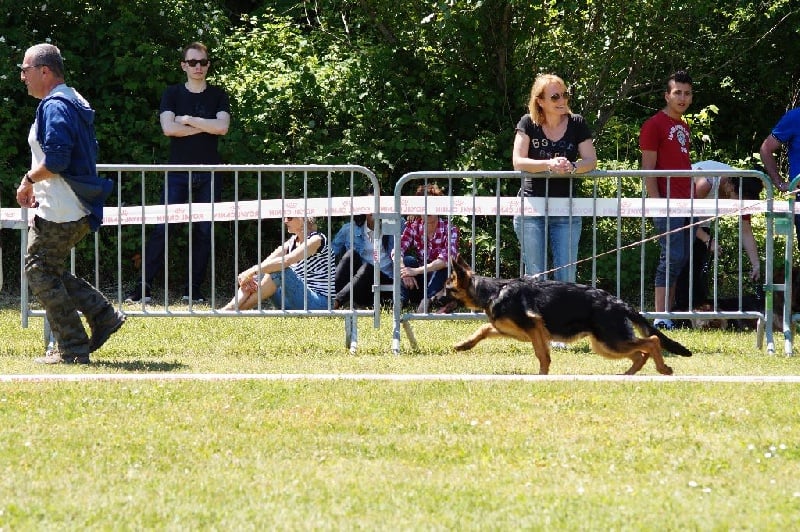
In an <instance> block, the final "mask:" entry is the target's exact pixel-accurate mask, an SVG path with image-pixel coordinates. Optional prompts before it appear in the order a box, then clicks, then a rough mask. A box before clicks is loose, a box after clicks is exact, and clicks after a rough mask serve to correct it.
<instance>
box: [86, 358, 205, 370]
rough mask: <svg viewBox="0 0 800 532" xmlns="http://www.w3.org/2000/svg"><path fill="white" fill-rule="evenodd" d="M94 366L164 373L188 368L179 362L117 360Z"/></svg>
mask: <svg viewBox="0 0 800 532" xmlns="http://www.w3.org/2000/svg"><path fill="white" fill-rule="evenodd" d="M93 365H94V366H104V367H107V368H113V369H117V370H120V371H148V372H157V373H164V372H169V371H179V370H182V369H186V368H188V367H189V366H187V365H186V364H181V363H180V362H148V361H146V360H119V361H115V362H96V363H95V364H93Z"/></svg>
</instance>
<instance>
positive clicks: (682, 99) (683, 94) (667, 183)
mask: <svg viewBox="0 0 800 532" xmlns="http://www.w3.org/2000/svg"><path fill="white" fill-rule="evenodd" d="M664 100H665V101H666V106H665V107H664V108H663V109H661V110H660V111H659V112H658V113H656V114H655V115H654V116H652V117H651V118H649V119H647V121H646V122H645V123H644V124H643V125H642V128H641V130H640V132H639V148H640V149H641V150H642V170H691V169H692V163H691V159H690V157H689V148H690V146H691V135H690V132H689V125H688V124H687V123H686V122H685V121H684V120H683V114H684V113H685V112H686V109H688V107H689V105H691V103H692V78H691V77H690V76H689V74H687V73H686V72H684V71H678V72H676V73H674V74H673V75H672V76H670V77H669V79H668V80H667V86H666V90H665V92H664ZM645 187H646V189H647V195H648V197H651V198H690V197H692V194H693V188H694V181H693V180H692V178H691V176H689V175H687V176H681V177H678V176H670V177H646V178H645ZM691 222H692V220H691V218H690V217H675V216H667V217H663V218H654V219H653V225H655V228H656V231H657V232H658V234H660V235H662V236H660V237H659V239H658V243H659V244H660V245H661V256H660V257H659V260H658V266H657V267H656V276H655V310H656V312H669V311H670V309H671V308H672V304H673V302H674V300H675V287H676V285H677V280H678V275H679V274H680V273H681V270H683V267H684V265H685V264H686V262H687V261H688V260H689V246H690V245H691V243H692V240H693V238H694V233H693V232H692V230H691V228H690V227H689V226H690V225H691ZM681 228H682V229H681ZM672 231H675V232H672ZM667 233H669V234H667ZM654 325H655V326H656V327H660V328H664V329H671V328H672V326H673V324H672V321H671V320H669V319H657V320H655V322H654Z"/></svg>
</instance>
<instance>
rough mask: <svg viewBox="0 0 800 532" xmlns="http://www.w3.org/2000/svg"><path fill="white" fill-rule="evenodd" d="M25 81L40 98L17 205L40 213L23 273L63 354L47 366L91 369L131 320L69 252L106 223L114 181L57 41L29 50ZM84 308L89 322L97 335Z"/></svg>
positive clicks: (30, 235) (49, 356)
mask: <svg viewBox="0 0 800 532" xmlns="http://www.w3.org/2000/svg"><path fill="white" fill-rule="evenodd" d="M20 71H21V72H20V78H21V79H22V81H23V82H24V83H25V85H26V86H27V88H28V94H30V95H31V96H33V97H34V98H37V99H39V100H41V102H40V103H39V106H38V107H37V109H36V119H35V121H34V123H33V125H32V126H31V129H30V133H29V134H28V144H30V147H31V169H30V170H29V171H27V172H25V175H24V176H23V178H22V182H21V183H20V184H19V187H18V188H17V202H18V203H19V204H20V206H22V207H29V208H35V209H36V214H35V217H34V219H33V225H32V226H31V227H30V229H29V231H28V248H27V252H26V255H25V274H26V276H27V279H28V284H29V286H30V288H31V291H32V292H33V293H34V295H35V296H36V297H37V298H38V299H39V301H40V302H41V304H42V306H43V307H44V309H45V313H46V315H47V320H48V321H49V323H50V327H51V329H52V332H53V335H54V336H55V339H56V341H57V343H58V350H56V351H53V352H51V353H48V354H46V355H45V356H44V357H41V358H37V359H36V362H40V363H43V364H58V363H72V364H88V363H89V354H90V353H92V352H94V351H96V350H97V349H99V348H100V346H102V345H103V344H104V343H105V342H106V340H108V338H109V337H110V336H111V335H112V334H113V333H114V332H115V331H117V330H118V329H119V328H120V327H121V326H122V324H123V323H124V321H125V316H124V315H123V314H121V313H119V312H117V311H116V310H115V309H114V306H113V305H112V304H111V303H110V302H109V301H108V299H106V297H105V296H103V294H102V293H100V292H99V291H98V290H97V289H96V288H95V287H93V286H92V285H91V284H89V283H88V282H86V281H85V280H83V279H81V278H78V277H75V276H74V275H72V273H70V271H69V269H67V268H66V263H67V258H68V256H69V252H70V250H71V249H72V248H73V247H74V246H75V245H76V244H77V243H78V242H80V241H81V240H82V239H83V237H84V236H86V235H87V234H88V233H89V232H90V231H97V229H98V228H99V227H100V225H101V224H102V219H103V202H104V201H105V199H106V197H108V195H109V194H110V193H111V188H112V187H113V182H112V181H111V180H108V179H103V178H100V177H99V176H98V175H97V168H96V164H97V150H98V146H97V139H96V137H95V131H94V110H92V108H91V107H90V106H89V103H88V102H87V101H86V100H85V99H84V98H83V97H82V96H81V95H80V94H78V92H77V91H75V90H74V89H73V88H71V87H69V86H67V85H66V84H65V83H64V60H63V58H62V57H61V51H60V50H59V49H58V48H57V47H55V46H53V45H52V44H37V45H35V46H32V47H31V48H29V49H28V50H27V51H26V52H25V56H24V59H23V61H22V65H20ZM78 311H80V312H82V313H83V315H84V316H85V317H86V320H87V321H88V323H89V328H90V330H91V332H92V336H91V338H89V337H88V336H87V334H86V330H85V329H84V327H83V323H82V322H81V318H80V315H79V314H78Z"/></svg>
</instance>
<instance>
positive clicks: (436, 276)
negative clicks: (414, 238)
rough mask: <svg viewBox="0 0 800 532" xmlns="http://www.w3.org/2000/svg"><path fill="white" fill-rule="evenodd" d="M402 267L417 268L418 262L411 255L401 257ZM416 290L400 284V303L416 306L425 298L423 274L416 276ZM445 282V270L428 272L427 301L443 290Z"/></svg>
mask: <svg viewBox="0 0 800 532" xmlns="http://www.w3.org/2000/svg"><path fill="white" fill-rule="evenodd" d="M403 265H404V266H407V267H409V268H418V267H419V260H418V259H417V257H414V256H412V255H406V256H405V257H403ZM416 279H417V286H418V288H413V289H410V288H406V285H404V284H402V282H401V283H400V301H401V302H402V304H403V305H406V304H408V303H411V304H412V305H416V304H418V303H419V302H420V301H422V298H423V297H425V288H424V287H425V274H424V272H423V273H421V274H419V275H417V276H416ZM446 281H447V268H444V269H442V270H437V271H435V272H433V271H430V270H429V271H428V299H431V298H432V297H433V296H435V295H436V293H437V292H439V290H441V289H442V288H444V283H445V282H446Z"/></svg>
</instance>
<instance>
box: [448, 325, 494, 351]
mask: <svg viewBox="0 0 800 532" xmlns="http://www.w3.org/2000/svg"><path fill="white" fill-rule="evenodd" d="M499 334H500V333H499V332H498V331H497V329H495V328H494V326H493V325H492V324H491V323H487V324H485V325H483V326H481V328H480V329H478V330H477V331H475V333H474V334H473V335H472V336H470V337H469V338H467V339H466V340H464V341H463V342H459V343H457V344H456V345H454V346H453V347H454V348H455V350H456V351H467V350H469V349H472V348H473V347H475V346H476V345H477V344H478V342H480V341H481V340H485V339H486V338H489V337H491V336H498V335H499Z"/></svg>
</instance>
